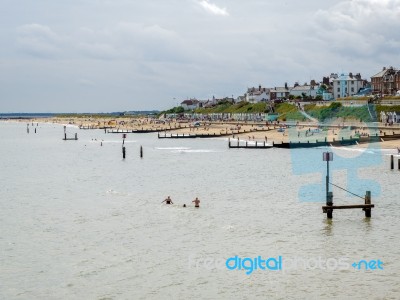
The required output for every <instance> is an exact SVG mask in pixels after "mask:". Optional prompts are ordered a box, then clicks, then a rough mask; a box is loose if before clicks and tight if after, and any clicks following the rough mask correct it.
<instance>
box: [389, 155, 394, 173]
mask: <svg viewBox="0 0 400 300" xmlns="http://www.w3.org/2000/svg"><path fill="white" fill-rule="evenodd" d="M390 169H391V170H393V169H394V156H393V155H391V156H390Z"/></svg>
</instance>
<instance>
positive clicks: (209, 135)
mask: <svg viewBox="0 0 400 300" xmlns="http://www.w3.org/2000/svg"><path fill="white" fill-rule="evenodd" d="M157 136H158V138H159V139H196V138H215V137H224V136H232V133H215V132H214V133H207V134H205V133H203V134H193V133H181V134H179V133H175V134H174V133H171V134H166V133H165V132H164V134H160V133H158V135H157Z"/></svg>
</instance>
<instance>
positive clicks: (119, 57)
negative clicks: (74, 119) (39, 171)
mask: <svg viewBox="0 0 400 300" xmlns="http://www.w3.org/2000/svg"><path fill="white" fill-rule="evenodd" d="M399 28H400V0H343V1H341V0H336V1H335V0H334V1H321V0H303V1H299V0H268V1H267V0H246V1H243V0H145V1H140V0H69V1H56V0H35V1H32V0H2V1H1V10H0V112H3V113H4V112H89V111H90V112H110V111H125V110H148V109H160V110H161V109H166V108H171V107H173V106H176V105H177V103H180V102H181V101H182V100H184V99H186V98H187V97H196V98H197V99H208V98H211V97H212V96H213V95H215V96H216V97H224V96H232V95H233V96H234V97H237V96H239V95H243V94H244V93H245V91H246V89H247V87H252V86H258V85H259V84H262V85H263V86H266V87H276V86H283V85H284V83H285V82H288V84H289V85H293V83H294V82H295V81H298V82H300V83H301V84H302V83H304V82H309V81H310V80H311V79H316V80H317V81H321V80H322V76H327V75H329V74H330V73H332V72H334V73H341V72H344V73H348V72H353V73H361V75H362V76H363V78H368V79H370V77H371V76H372V75H374V74H375V73H377V72H379V71H380V70H381V69H382V67H383V66H390V65H393V66H394V67H397V68H399V67H400V59H399V58H400V31H399Z"/></svg>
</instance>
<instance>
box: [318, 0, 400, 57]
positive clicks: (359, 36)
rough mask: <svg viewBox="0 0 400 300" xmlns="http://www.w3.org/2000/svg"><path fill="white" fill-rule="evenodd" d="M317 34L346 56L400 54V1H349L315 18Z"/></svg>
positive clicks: (320, 12) (342, 2)
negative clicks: (399, 48)
mask: <svg viewBox="0 0 400 300" xmlns="http://www.w3.org/2000/svg"><path fill="white" fill-rule="evenodd" d="M314 21H315V23H314V25H315V27H314V32H315V33H316V35H317V37H318V38H319V39H320V40H322V41H325V42H326V43H327V44H328V45H330V46H331V48H332V49H334V50H336V51H339V52H340V53H342V54H344V55H347V56H358V57H364V58H365V57H376V56H377V55H394V54H398V47H399V40H400V31H399V30H398V28H399V27H400V0H346V1H341V2H339V3H338V4H336V5H334V6H333V7H331V8H330V9H329V10H319V11H318V12H317V13H316V14H315V19H314Z"/></svg>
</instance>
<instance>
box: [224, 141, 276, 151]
mask: <svg viewBox="0 0 400 300" xmlns="http://www.w3.org/2000/svg"><path fill="white" fill-rule="evenodd" d="M272 147H273V146H272V145H268V144H267V143H266V142H265V141H263V142H259V141H254V142H253V143H249V142H247V141H245V142H244V143H243V142H242V143H241V142H240V140H239V139H237V142H236V143H235V142H231V139H229V140H228V148H232V149H270V148H272Z"/></svg>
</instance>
